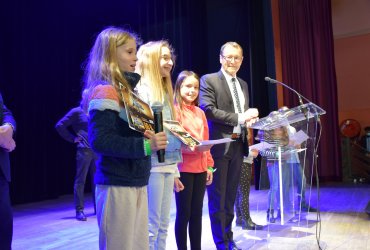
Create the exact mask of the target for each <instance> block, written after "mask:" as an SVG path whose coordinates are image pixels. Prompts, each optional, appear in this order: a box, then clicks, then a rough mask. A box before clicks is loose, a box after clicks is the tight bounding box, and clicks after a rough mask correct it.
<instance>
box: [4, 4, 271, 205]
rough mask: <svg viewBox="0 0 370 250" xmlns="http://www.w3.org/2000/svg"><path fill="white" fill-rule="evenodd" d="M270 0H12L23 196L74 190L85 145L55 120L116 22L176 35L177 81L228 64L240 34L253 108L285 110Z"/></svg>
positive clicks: (11, 97)
mask: <svg viewBox="0 0 370 250" xmlns="http://www.w3.org/2000/svg"><path fill="white" fill-rule="evenodd" d="M269 2H270V1H268V0H224V1H221V0H207V1H205V0H204V1H202V0H198V1H195V0H175V1H171V0H168V1H160V0H153V1H144V0H136V1H124V0H121V1H117V0H113V1H97V0H91V1H81V0H73V1H72V0H64V1H50V0H48V1H46V0H45V1H6V2H2V3H1V6H0V25H1V31H0V32H1V36H0V91H1V93H2V95H3V98H4V100H5V104H6V105H7V106H8V108H9V109H11V110H12V112H13V114H14V116H15V118H16V120H17V123H18V124H17V134H16V143H17V148H16V150H15V151H14V152H13V153H11V165H12V183H11V195H12V202H13V204H17V203H26V202H32V201H38V200H44V199H51V198H56V197H58V196H59V195H62V194H69V193H72V192H73V177H74V171H75V159H74V157H75V148H74V145H72V144H70V143H68V142H65V141H64V140H63V139H62V138H60V137H59V136H58V134H57V133H56V131H55V129H54V125H55V123H56V122H57V121H58V120H59V119H60V118H61V117H62V116H63V115H64V114H65V113H66V112H67V111H68V110H69V109H70V108H72V107H74V106H77V105H78V104H79V98H80V92H81V77H82V74H83V69H82V65H83V62H84V61H85V59H86V58H87V54H88V52H89V50H90V48H91V47H92V44H93V42H94V39H95V36H96V35H97V34H98V33H99V32H100V31H101V30H102V29H104V28H105V27H107V26H120V27H126V28H129V29H131V30H133V31H135V32H136V33H138V34H139V35H140V36H141V38H142V40H143V41H144V42H148V41H150V40H160V39H166V40H168V41H169V42H170V43H171V44H172V46H173V47H174V48H175V52H176V55H177V61H176V66H175V69H174V73H173V79H174V80H175V79H176V77H177V74H178V73H179V72H180V71H182V70H184V69H189V70H193V71H195V72H196V73H198V74H199V75H203V74H206V73H210V72H216V71H218V70H219V69H220V64H219V50H220V47H221V45H222V44H224V43H225V42H227V41H236V42H238V43H239V44H240V45H241V46H242V47H243V49H244V61H243V65H242V67H241V69H240V71H239V73H238V75H239V76H240V77H242V78H243V79H245V80H246V81H247V82H248V83H249V87H250V91H251V92H250V93H251V106H252V107H257V108H258V109H259V110H260V116H261V117H263V116H265V115H267V114H268V113H269V111H270V110H272V109H275V108H276V93H275V88H274V86H269V85H268V84H267V83H266V82H264V80H263V79H264V77H265V76H267V75H268V76H270V77H272V78H274V76H275V72H274V68H275V67H274V57H273V39H272V35H271V33H272V29H271V14H270V5H269ZM252 66H253V67H252ZM251 69H253V74H252V73H251V71H250V70H251ZM86 186H87V189H89V185H86Z"/></svg>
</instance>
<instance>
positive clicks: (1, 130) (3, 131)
mask: <svg viewBox="0 0 370 250" xmlns="http://www.w3.org/2000/svg"><path fill="white" fill-rule="evenodd" d="M0 147H2V148H4V149H5V150H6V151H8V152H11V151H13V150H14V149H15V141H14V140H13V128H12V126H10V125H9V124H4V125H2V126H0Z"/></svg>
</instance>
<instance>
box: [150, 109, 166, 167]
mask: <svg viewBox="0 0 370 250" xmlns="http://www.w3.org/2000/svg"><path fill="white" fill-rule="evenodd" d="M151 108H152V110H153V114H154V131H155V133H159V132H162V131H163V116H162V110H163V104H162V103H160V102H153V104H152V106H151ZM157 155H158V162H164V149H160V150H158V151H157Z"/></svg>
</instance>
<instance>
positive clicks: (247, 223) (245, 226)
mask: <svg viewBox="0 0 370 250" xmlns="http://www.w3.org/2000/svg"><path fill="white" fill-rule="evenodd" d="M242 229H244V230H262V229H263V226H262V225H257V224H256V223H254V222H253V221H252V219H251V218H249V219H248V220H247V221H244V223H243V225H242Z"/></svg>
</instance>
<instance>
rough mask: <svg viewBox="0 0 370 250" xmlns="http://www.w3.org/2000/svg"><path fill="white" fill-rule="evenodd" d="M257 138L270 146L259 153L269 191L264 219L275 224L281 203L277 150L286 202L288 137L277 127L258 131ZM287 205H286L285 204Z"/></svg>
mask: <svg viewBox="0 0 370 250" xmlns="http://www.w3.org/2000/svg"><path fill="white" fill-rule="evenodd" d="M275 112H276V111H273V112H271V113H270V115H269V116H271V117H272V116H274V115H275ZM258 138H259V139H260V140H261V141H265V142H267V143H269V144H271V145H274V147H272V148H268V149H264V150H261V151H260V154H261V156H263V157H266V166H267V171H268V177H269V182H270V189H269V192H268V200H267V206H268V208H267V211H266V219H267V222H270V223H275V221H276V219H280V218H281V210H280V207H281V203H280V187H279V154H278V152H279V150H278V148H279V147H280V152H281V168H282V169H281V173H282V183H283V186H282V188H283V189H282V193H283V197H282V198H283V201H284V202H287V201H288V197H289V195H288V194H289V192H288V190H289V179H290V174H289V168H288V167H287V166H286V161H287V158H288V157H290V153H288V154H284V152H287V151H288V150H289V146H288V144H289V135H288V132H287V129H286V127H278V128H275V129H273V130H268V131H262V130H260V131H258ZM286 204H287V203H286ZM275 210H277V216H276V217H274V211H275Z"/></svg>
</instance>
